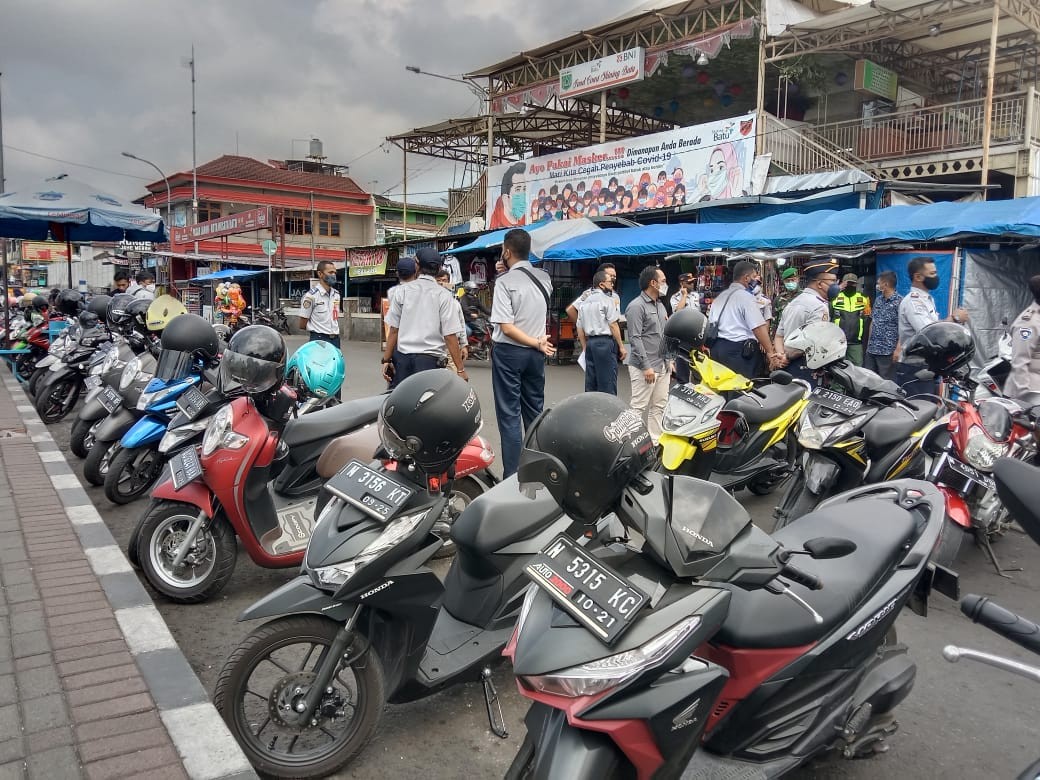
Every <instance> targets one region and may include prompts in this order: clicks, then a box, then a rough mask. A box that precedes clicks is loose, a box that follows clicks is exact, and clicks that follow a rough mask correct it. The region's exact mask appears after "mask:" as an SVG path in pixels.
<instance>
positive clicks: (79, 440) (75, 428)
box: [69, 419, 98, 458]
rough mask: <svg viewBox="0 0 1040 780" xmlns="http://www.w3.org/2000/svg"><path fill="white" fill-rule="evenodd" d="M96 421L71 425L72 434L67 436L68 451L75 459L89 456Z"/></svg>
mask: <svg viewBox="0 0 1040 780" xmlns="http://www.w3.org/2000/svg"><path fill="white" fill-rule="evenodd" d="M97 424H98V420H80V419H77V420H76V422H74V423H73V424H72V433H70V434H69V449H70V450H72V454H73V455H75V456H76V457H77V458H85V457H87V455H89V454H90V450H91V449H92V448H93V446H94V442H95V441H96V439H95V438H94V426H96V425H97Z"/></svg>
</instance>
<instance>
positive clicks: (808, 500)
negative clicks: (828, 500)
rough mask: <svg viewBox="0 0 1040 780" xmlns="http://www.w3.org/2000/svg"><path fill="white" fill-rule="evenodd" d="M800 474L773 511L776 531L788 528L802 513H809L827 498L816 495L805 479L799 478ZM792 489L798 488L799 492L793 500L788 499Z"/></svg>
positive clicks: (774, 530) (774, 529)
mask: <svg viewBox="0 0 1040 780" xmlns="http://www.w3.org/2000/svg"><path fill="white" fill-rule="evenodd" d="M798 476H799V474H796V475H795V477H796V481H794V482H792V483H791V485H790V487H789V488H788V492H787V493H785V494H784V498H783V500H782V501H781V502H780V506H778V507H777V508H776V510H775V511H774V512H773V519H774V520H775V521H776V523H775V525H774V526H773V532H774V533H775V532H776V531H779V530H780V529H781V528H786V527H787V526H789V525H790V524H791V523H793V522H794V521H795V520H797V519H798V518H799V517H801V516H802V515H807V514H809V513H810V512H811V511H812V510H813V509H815V508H816V505H817V504H818V503H820V501H822V500H823V499H824V498H825V496H814V495H813V494H812V491H811V490H809V488H807V487H806V486H805V482H804V480H800V479H797V477H798ZM792 490H797V491H798V493H797V494H796V495H795V496H794V498H793V500H788V499H789V497H790V495H791V493H790V491H792Z"/></svg>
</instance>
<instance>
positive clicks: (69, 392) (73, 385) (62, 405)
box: [36, 377, 83, 423]
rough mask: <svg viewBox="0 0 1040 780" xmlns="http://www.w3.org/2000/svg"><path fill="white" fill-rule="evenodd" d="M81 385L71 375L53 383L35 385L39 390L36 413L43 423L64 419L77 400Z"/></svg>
mask: <svg viewBox="0 0 1040 780" xmlns="http://www.w3.org/2000/svg"><path fill="white" fill-rule="evenodd" d="M82 387H83V385H82V384H81V383H80V382H79V381H77V380H76V379H74V378H73V377H67V378H65V379H59V380H58V381H57V382H55V383H54V384H48V385H45V386H44V387H42V388H41V387H40V386H37V391H40V394H39V398H37V399H36V413H37V414H39V415H40V419H41V420H43V421H44V422H45V423H56V422H59V421H61V420H64V419H65V417H66V415H68V413H69V412H71V411H72V409H73V407H74V406H75V405H76V401H78V400H79V394H80V390H81V389H82Z"/></svg>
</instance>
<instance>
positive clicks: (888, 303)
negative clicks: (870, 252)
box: [863, 271, 903, 379]
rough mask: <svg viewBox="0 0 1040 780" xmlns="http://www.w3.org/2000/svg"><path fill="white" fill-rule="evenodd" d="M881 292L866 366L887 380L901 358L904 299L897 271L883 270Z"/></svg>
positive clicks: (879, 285)
mask: <svg viewBox="0 0 1040 780" xmlns="http://www.w3.org/2000/svg"><path fill="white" fill-rule="evenodd" d="M877 289H878V294H877V298H875V299H874V309H873V316H872V320H871V326H870V339H869V340H868V341H867V351H866V354H865V355H864V357H863V367H864V368H867V369H870V370H871V371H873V372H874V373H875V374H877V375H878V376H880V377H882V378H883V379H892V378H893V377H894V376H895V369H894V367H893V363H894V362H895V361H896V360H898V359H899V304H900V302H901V301H902V300H903V296H902V295H900V294H899V293H897V292H896V273H895V271H883V272H882V273H881V274H880V275H879V276H878V278H877Z"/></svg>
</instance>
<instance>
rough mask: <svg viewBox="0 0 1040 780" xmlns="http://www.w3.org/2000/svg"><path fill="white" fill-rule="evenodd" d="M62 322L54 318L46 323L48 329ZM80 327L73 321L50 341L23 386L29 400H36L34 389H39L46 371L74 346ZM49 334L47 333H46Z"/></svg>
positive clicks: (46, 373)
mask: <svg viewBox="0 0 1040 780" xmlns="http://www.w3.org/2000/svg"><path fill="white" fill-rule="evenodd" d="M58 322H64V320H63V319H61V318H55V319H52V320H50V321H48V323H47V327H48V329H49V328H50V327H51V325H52V324H54V323H58ZM80 330H81V326H80V325H79V323H78V322H76V321H75V320H73V321H72V322H69V324H68V325H67V326H66V327H65V329H64V330H62V331H61V332H60V333H58V335H57V336H56V337H55V338H54V339H52V340H51V341H50V346H49V347H48V348H47V355H46V356H45V357H43V358H41V359H40V360H38V361H37V363H36V366H35V368H33V372H32V374H31V375H30V376H29V381H28V383H27V384H26V386H25V389H26V392H27V393H28V395H29V398H31V399H33V401H35V400H36V389H37V387H39V384H40V382H41V381H42V380H43V378H44V377H46V376H47V375H48V371H49V369H50V367H51V366H52V365H54V364H55V363H59V362H61V359H62V358H63V357H65V353H67V352H68V351H69V349H70V348H71V347H72V346H73V345H74V344H75V342H76V339H77V337H78V336H79V332H80ZM48 332H49V331H48Z"/></svg>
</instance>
